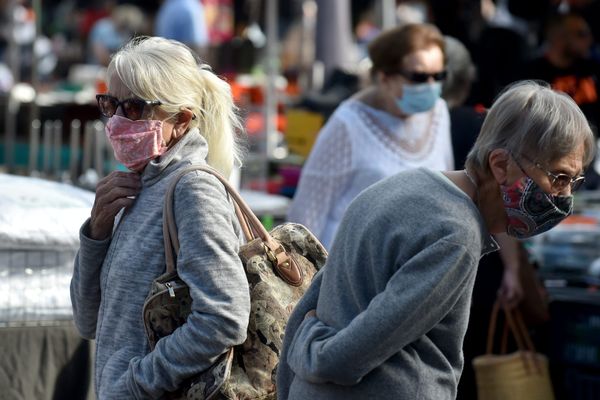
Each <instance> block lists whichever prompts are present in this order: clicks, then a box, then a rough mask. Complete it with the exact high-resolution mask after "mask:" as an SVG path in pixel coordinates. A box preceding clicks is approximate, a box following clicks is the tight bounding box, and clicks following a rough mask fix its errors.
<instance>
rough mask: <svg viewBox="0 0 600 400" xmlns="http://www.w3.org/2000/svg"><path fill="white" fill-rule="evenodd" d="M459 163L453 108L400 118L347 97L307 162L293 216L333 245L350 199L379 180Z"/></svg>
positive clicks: (441, 105) (441, 102) (442, 105)
mask: <svg viewBox="0 0 600 400" xmlns="http://www.w3.org/2000/svg"><path fill="white" fill-rule="evenodd" d="M453 166H454V159H453V157H452V144H451V141H450V122H449V117H448V107H447V106H446V103H445V102H444V100H442V99H439V100H438V101H437V103H436V104H435V106H434V108H433V109H432V110H431V111H429V112H424V113H418V114H415V115H412V116H410V117H408V118H406V119H400V118H397V117H395V116H393V115H391V114H389V113H387V112H385V111H382V110H378V109H375V108H373V107H370V106H368V105H366V104H365V103H363V102H361V101H358V100H355V99H349V100H346V101H344V102H343V103H342V104H341V105H340V106H339V107H338V108H337V109H336V111H335V112H334V114H333V115H332V116H331V118H330V119H329V121H328V122H327V124H326V125H325V126H324V127H323V128H322V129H321V132H320V133H319V136H318V138H317V141H316V143H315V145H314V147H313V149H312V151H311V153H310V155H309V157H308V159H307V160H306V163H305V164H304V167H303V169H302V175H301V177H300V183H299V185H298V189H297V191H296V194H295V196H294V199H293V201H292V204H291V206H290V209H289V212H288V220H289V221H293V222H298V223H301V224H303V225H305V226H306V227H308V228H309V229H310V230H311V231H312V232H313V233H314V234H315V235H316V236H317V237H318V238H319V239H320V240H321V241H322V242H323V244H324V245H325V247H330V245H331V242H332V241H333V237H334V236H335V231H336V229H337V226H338V224H339V222H340V220H341V218H342V215H343V214H344V212H345V210H346V208H347V207H348V205H349V204H350V202H351V201H352V200H353V199H354V198H355V197H356V196H357V195H358V194H359V193H360V192H361V191H362V190H364V189H365V188H367V187H368V186H370V185H372V184H373V183H375V182H377V181H379V180H381V179H383V178H386V177H388V176H391V175H393V174H396V173H397V172H400V171H404V170H407V169H412V168H418V167H426V168H429V169H432V170H451V169H452V168H453Z"/></svg>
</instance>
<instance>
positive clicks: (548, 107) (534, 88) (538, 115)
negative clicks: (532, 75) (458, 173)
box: [465, 81, 596, 173]
mask: <svg viewBox="0 0 600 400" xmlns="http://www.w3.org/2000/svg"><path fill="white" fill-rule="evenodd" d="M582 143H583V146H584V155H583V160H582V161H583V165H584V166H587V165H589V164H590V163H591V162H592V160H593V158H594V153H595V149H596V144H595V139H594V134H593V132H592V129H591V128H590V125H589V123H588V121H587V119H586V118H585V116H584V115H583V112H581V110H580V109H579V107H578V106H577V104H576V103H575V102H574V101H573V99H571V98H570V97H569V96H568V95H567V94H565V93H562V92H558V91H555V90H552V89H551V88H550V87H549V86H547V85H542V84H540V83H538V82H534V81H521V82H517V83H515V84H513V85H511V86H509V87H508V88H507V89H506V90H504V91H503V93H501V94H500V96H499V97H498V98H497V99H496V101H495V102H494V104H493V105H492V108H490V110H489V112H488V114H487V116H486V118H485V120H484V122H483V126H482V127H481V132H480V133H479V136H478V137H477V140H476V141H475V144H474V145H473V148H472V149H471V151H470V152H469V154H468V156H467V160H466V162H465V165H466V167H467V168H473V169H476V170H479V171H483V172H486V173H487V172H489V165H488V157H489V154H490V153H491V152H492V151H493V150H495V149H499V148H500V149H505V150H507V151H508V152H510V153H511V154H514V155H515V156H520V155H526V156H528V157H529V158H530V159H532V160H534V161H536V162H539V163H541V164H549V163H551V162H553V161H556V160H559V159H561V158H563V157H565V156H567V155H569V154H570V153H572V152H573V151H575V150H576V149H577V148H578V147H579V146H580V145H581V144H582Z"/></svg>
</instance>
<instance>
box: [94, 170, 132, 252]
mask: <svg viewBox="0 0 600 400" xmlns="http://www.w3.org/2000/svg"><path fill="white" fill-rule="evenodd" d="M141 188H142V183H141V177H140V175H139V174H138V173H135V172H121V171H113V172H111V173H110V174H109V175H107V176H105V177H104V178H102V179H101V180H100V181H99V182H98V185H97V186H96V198H95V200H94V206H93V207H92V216H91V218H90V231H89V235H90V238H91V239H94V240H102V239H106V238H107V237H108V236H109V235H110V234H111V232H112V229H113V225H114V222H115V216H116V215H117V213H118V212H119V211H120V210H121V209H122V208H123V207H129V206H130V205H132V204H133V202H134V201H135V196H136V195H137V194H138V193H139V192H140V190H141Z"/></svg>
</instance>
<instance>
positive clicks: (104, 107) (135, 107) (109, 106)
mask: <svg viewBox="0 0 600 400" xmlns="http://www.w3.org/2000/svg"><path fill="white" fill-rule="evenodd" d="M96 100H98V108H99V109H100V112H101V113H102V115H104V116H105V117H107V118H110V117H112V116H113V115H115V114H116V112H117V109H118V108H119V106H121V111H123V116H124V117H125V118H129V119H130V120H133V121H136V120H138V119H140V118H142V115H143V114H144V107H146V106H159V105H161V102H160V101H158V100H142V99H135V98H132V99H125V100H122V101H119V99H117V98H116V97H114V96H111V95H108V94H97V95H96Z"/></svg>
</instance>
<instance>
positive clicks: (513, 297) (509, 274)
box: [498, 268, 523, 309]
mask: <svg viewBox="0 0 600 400" xmlns="http://www.w3.org/2000/svg"><path fill="white" fill-rule="evenodd" d="M498 299H499V300H500V301H501V303H502V304H504V305H505V306H506V307H508V308H509V309H512V308H514V307H516V306H517V305H518V304H519V302H520V301H521V300H522V299H523V287H522V286H521V280H520V277H519V270H518V269H517V268H504V274H503V275H502V283H501V284H500V289H499V290H498Z"/></svg>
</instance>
